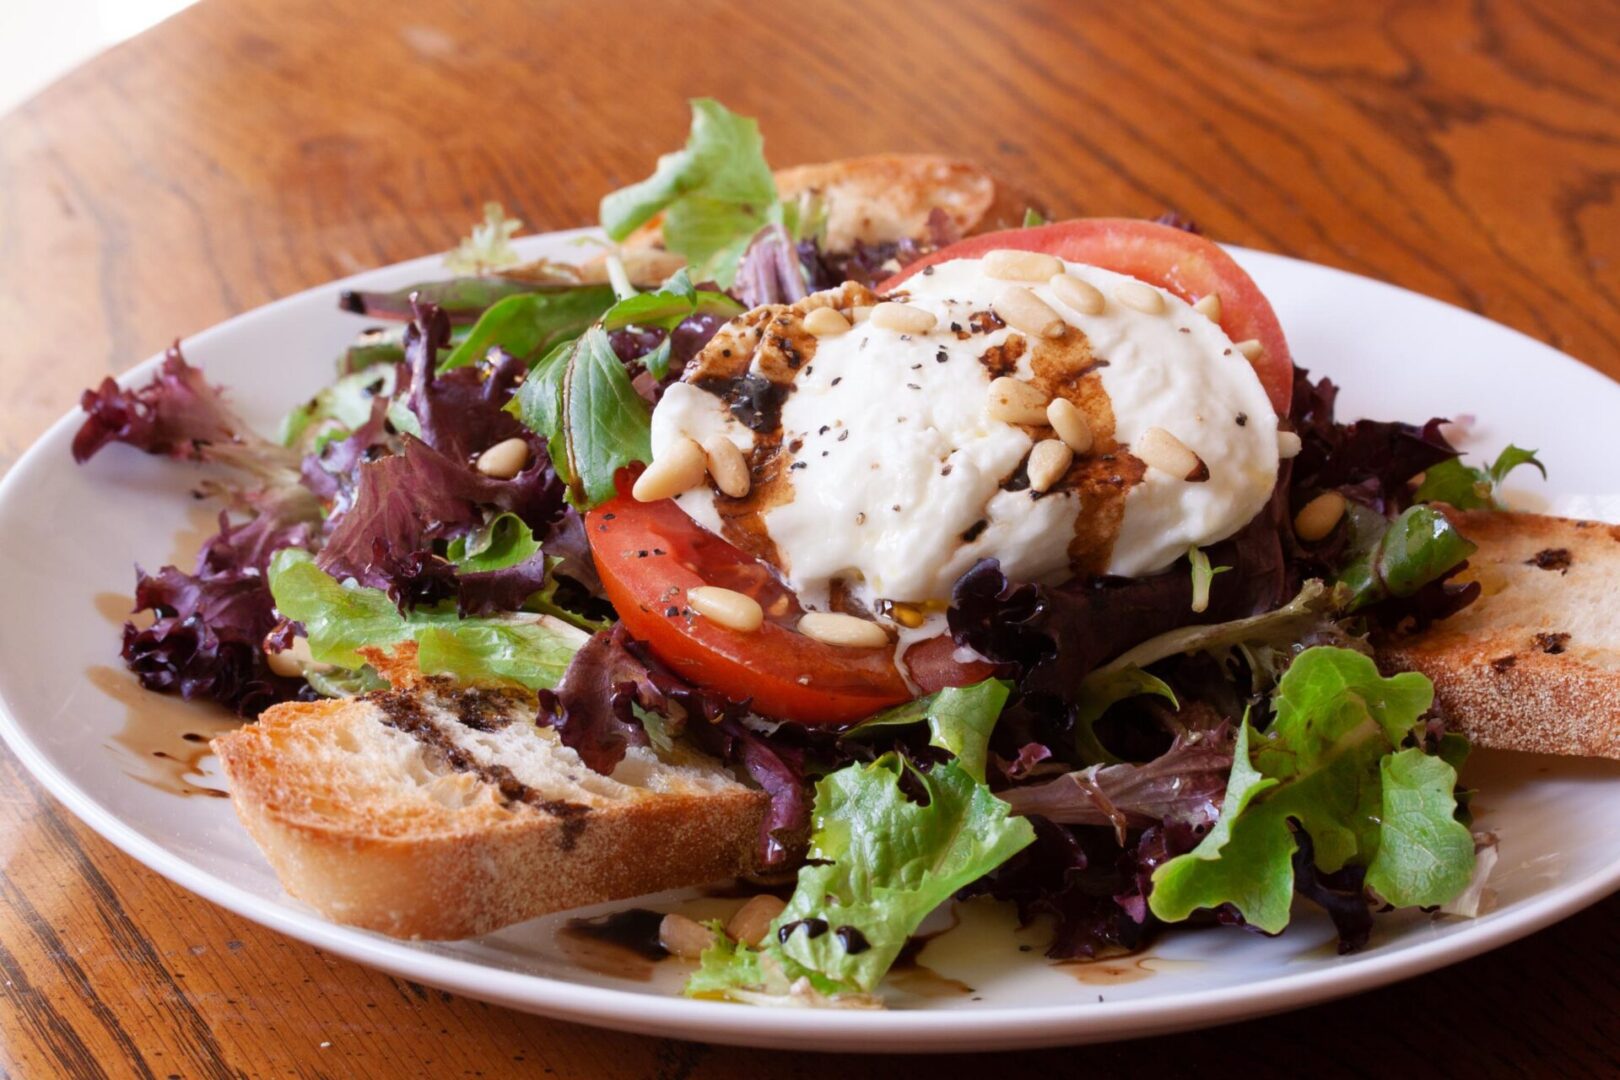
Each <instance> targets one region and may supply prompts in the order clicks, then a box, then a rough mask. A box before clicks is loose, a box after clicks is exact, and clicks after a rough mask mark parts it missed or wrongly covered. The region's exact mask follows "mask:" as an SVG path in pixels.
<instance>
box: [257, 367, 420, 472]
mask: <svg viewBox="0 0 1620 1080" xmlns="http://www.w3.org/2000/svg"><path fill="white" fill-rule="evenodd" d="M394 373H395V369H394V368H393V367H392V366H389V367H379V368H376V369H375V370H363V371H356V372H355V373H354V374H352V375H344V376H341V377H340V378H338V379H337V380H336V381H334V382H332V383H330V384H328V385H327V386H324V387H322V388H321V389H320V390H318V391H317V392H316V394H315V396H314V397H312V398H310V399H309V400H308V401H306V402H304V403H303V404H302V405H298V406H296V407H295V408H293V409H292V410H291V411H290V412H288V413H287V415H286V416H284V417H282V420H281V430H280V431H279V432H277V436H276V438H277V441H278V442H280V443H281V445H282V446H290V447H295V448H297V449H299V450H302V451H304V452H305V453H318V452H320V449H321V447H323V446H325V445H326V444H327V443H328V442H330V441H331V440H332V439H334V438H343V437H344V436H346V435H347V434H348V433H349V432H351V431H353V430H354V429H355V428H357V427H359V426H360V425H361V424H364V423H365V422H366V421H367V420H369V419H371V403H372V401H373V400H375V399H376V398H377V397H379V396H382V395H392V394H393V392H394Z"/></svg>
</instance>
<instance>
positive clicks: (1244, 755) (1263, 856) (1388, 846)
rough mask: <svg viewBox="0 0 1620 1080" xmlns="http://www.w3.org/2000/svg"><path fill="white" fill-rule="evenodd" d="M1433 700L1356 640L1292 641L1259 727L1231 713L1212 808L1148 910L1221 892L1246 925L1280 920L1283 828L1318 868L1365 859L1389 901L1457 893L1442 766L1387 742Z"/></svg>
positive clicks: (1457, 847) (1458, 868)
mask: <svg viewBox="0 0 1620 1080" xmlns="http://www.w3.org/2000/svg"><path fill="white" fill-rule="evenodd" d="M1433 700H1434V689H1433V687H1432V686H1431V685H1430V684H1429V681H1428V680H1427V679H1426V678H1424V677H1423V676H1422V675H1418V674H1416V673H1412V672H1407V673H1404V674H1400V675H1396V676H1394V677H1392V678H1384V677H1383V676H1381V675H1380V674H1379V673H1378V668H1377V666H1376V665H1375V664H1374V663H1373V661H1372V660H1371V659H1370V658H1368V657H1366V656H1364V655H1362V654H1361V653H1358V652H1354V651H1352V650H1348V649H1336V648H1327V647H1319V648H1313V649H1307V650H1305V651H1304V652H1303V653H1301V654H1300V655H1299V657H1298V659H1296V660H1295V661H1294V663H1293V665H1292V666H1291V667H1290V668H1289V669H1288V671H1287V672H1286V673H1285V674H1284V675H1283V678H1282V681H1281V682H1280V683H1279V684H1278V687H1277V692H1276V694H1275V696H1274V698H1273V709H1274V718H1273V721H1272V724H1271V727H1270V729H1269V730H1268V731H1266V732H1265V733H1263V734H1262V733H1257V732H1255V731H1254V730H1253V729H1252V728H1251V727H1250V726H1249V725H1248V724H1247V723H1245V724H1244V725H1243V727H1242V729H1241V731H1240V732H1239V738H1238V747H1237V752H1236V755H1235V757H1234V760H1233V763H1232V773H1231V777H1230V779H1229V780H1228V783H1227V792H1226V797H1225V800H1224V802H1223V805H1222V807H1221V817H1220V820H1219V821H1218V822H1217V823H1216V825H1215V827H1214V828H1213V829H1211V830H1210V832H1209V834H1208V835H1207V836H1205V837H1204V839H1203V841H1202V842H1201V843H1200V844H1199V845H1198V847H1196V848H1194V849H1193V850H1192V851H1191V852H1189V853H1187V854H1185V855H1181V856H1177V857H1176V858H1174V859H1171V860H1170V861H1169V862H1167V863H1165V864H1164V865H1163V866H1161V867H1159V868H1158V870H1156V871H1155V872H1154V875H1153V891H1152V893H1151V894H1150V896H1149V898H1148V905H1149V907H1150V908H1151V909H1152V911H1153V913H1154V914H1155V915H1156V916H1158V917H1159V918H1161V919H1164V920H1165V921H1167V922H1175V921H1179V920H1181V919H1185V918H1186V917H1187V916H1188V915H1190V914H1191V913H1192V912H1194V911H1196V910H1198V909H1200V908H1210V909H1213V908H1216V907H1219V906H1220V905H1222V904H1232V905H1233V906H1234V907H1236V908H1237V909H1238V911H1239V912H1241V913H1242V915H1243V917H1244V919H1245V920H1246V921H1247V922H1248V923H1249V924H1250V925H1252V926H1255V927H1257V928H1258V929H1261V930H1264V931H1266V932H1268V933H1277V932H1279V931H1281V930H1282V929H1283V928H1284V927H1285V926H1287V924H1288V919H1289V909H1290V907H1291V905H1292V900H1293V890H1294V870H1293V856H1294V853H1295V851H1296V850H1297V849H1298V846H1299V845H1298V842H1297V841H1296V839H1295V834H1294V830H1295V828H1296V827H1297V828H1299V829H1303V830H1304V832H1305V833H1306V834H1308V835H1309V836H1310V839H1311V842H1312V847H1313V850H1314V856H1315V861H1316V865H1317V867H1318V868H1319V869H1321V870H1323V871H1325V872H1329V873H1331V872H1333V871H1336V870H1339V869H1342V868H1343V867H1345V866H1347V865H1351V864H1354V865H1359V866H1364V867H1367V869H1368V875H1367V876H1368V885H1369V886H1371V887H1372V888H1373V889H1374V890H1375V891H1377V892H1378V894H1379V895H1380V896H1382V897H1383V898H1384V899H1386V900H1389V901H1390V902H1391V903H1395V904H1398V905H1401V906H1406V905H1411V904H1424V905H1428V904H1439V903H1444V902H1445V901H1447V900H1449V899H1451V898H1452V897H1453V896H1455V895H1457V893H1459V892H1461V891H1462V890H1463V889H1464V888H1465V887H1466V886H1467V885H1468V881H1469V878H1470V877H1471V875H1472V874H1473V869H1474V850H1473V841H1472V838H1471V836H1470V834H1469V831H1468V829H1467V827H1466V826H1464V825H1462V824H1461V823H1460V822H1458V821H1456V820H1455V815H1456V799H1455V796H1454V789H1455V787H1456V783H1457V773H1456V770H1455V769H1454V768H1453V767H1452V766H1451V765H1450V764H1449V763H1448V762H1446V761H1445V760H1443V759H1442V758H1440V757H1437V756H1429V755H1426V754H1424V753H1423V751H1422V750H1419V749H1416V748H1411V749H1404V750H1403V749H1401V745H1402V743H1404V742H1406V741H1408V740H1409V739H1413V738H1415V737H1416V736H1417V735H1418V734H1419V732H1420V729H1421V727H1422V717H1423V714H1424V713H1426V712H1427V711H1428V709H1429V706H1430V705H1431V704H1432V703H1433ZM1375 870H1376V873H1375ZM1375 878H1376V883H1375V880H1374V879H1375Z"/></svg>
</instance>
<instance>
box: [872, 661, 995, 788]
mask: <svg viewBox="0 0 1620 1080" xmlns="http://www.w3.org/2000/svg"><path fill="white" fill-rule="evenodd" d="M1008 693H1009V687H1008V684H1007V683H1005V682H1003V681H1002V680H1000V679H986V680H984V681H983V682H981V683H975V684H973V685H972V686H960V687H958V686H952V687H947V688H946V689H944V690H940V691H938V692H937V693H933V694H927V695H925V696H923V697H920V698H915V699H913V700H911V701H908V702H906V703H905V704H904V705H896V706H895V707H894V708H892V709H885V710H884V711H883V712H880V713H878V714H877V715H876V716H873V717H871V718H869V719H867V720H863V721H862V722H861V723H859V724H857V725H856V726H855V727H853V728H850V729H849V730H848V731H847V732H845V733H844V737H845V738H849V737H850V736H858V735H860V734H869V733H871V732H872V731H874V730H876V729H878V728H886V727H898V726H902V725H906V724H918V723H922V722H923V721H927V722H928V729H929V732H930V737H929V740H928V742H929V744H930V745H932V746H937V747H939V748H940V749H941V750H946V751H949V752H950V753H952V754H954V755H956V762H957V764H958V765H960V766H961V767H962V771H963V772H965V773H967V774H968V775H969V776H971V777H972V778H973V779H974V780H975V781H976V782H977V783H981V784H982V783H984V770H985V766H986V764H987V763H988V761H989V757H990V732H991V730H992V729H993V728H994V727H995V726H996V720H998V719H999V718H1000V716H1001V708H1002V706H1003V705H1005V704H1007V695H1008Z"/></svg>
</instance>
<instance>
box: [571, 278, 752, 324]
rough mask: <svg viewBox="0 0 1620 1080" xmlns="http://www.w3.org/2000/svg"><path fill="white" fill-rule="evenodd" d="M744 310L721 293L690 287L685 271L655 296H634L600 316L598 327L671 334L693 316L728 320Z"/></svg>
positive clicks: (652, 294)
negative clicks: (651, 329) (641, 328)
mask: <svg viewBox="0 0 1620 1080" xmlns="http://www.w3.org/2000/svg"><path fill="white" fill-rule="evenodd" d="M744 310H746V309H745V308H744V307H743V306H742V305H741V304H739V303H737V301H735V300H733V299H732V298H731V297H729V296H727V295H726V294H725V293H720V292H713V291H711V290H709V289H696V288H693V286H692V278H691V275H690V274H689V273H688V272H687V270H686V268H685V267H682V268H681V269H680V270H677V271H676V272H675V274H674V276H672V277H671V278H670V279H669V280H668V281H666V282H664V284H663V285H662V286H661V287H660V288H659V289H658V291H657V292H644V293H637V294H636V295H634V296H628V297H625V298H624V299H623V300H620V301H618V302H617V303H615V304H614V305H613V306H612V307H610V308H608V309H607V311H606V312H604V313H603V315H602V325H603V326H604V327H606V328H607V329H609V330H617V329H619V328H620V327H624V326H647V327H652V326H656V327H660V328H662V329H664V330H673V329H674V328H675V327H676V326H678V325H680V323H681V321H682V320H683V319H688V318H690V317H692V316H693V315H698V314H703V315H718V316H720V317H722V318H726V319H730V318H732V317H734V316H737V315H741V314H742V313H743V311H744Z"/></svg>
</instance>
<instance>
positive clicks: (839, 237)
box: [624, 154, 1037, 252]
mask: <svg viewBox="0 0 1620 1080" xmlns="http://www.w3.org/2000/svg"><path fill="white" fill-rule="evenodd" d="M775 176H776V190H777V194H778V195H780V196H781V198H782V199H783V200H784V201H786V200H789V199H792V198H795V197H797V196H799V195H801V194H804V193H805V192H816V193H817V194H819V195H820V196H821V197H822V199H823V201H824V203H825V206H826V211H827V238H826V249H827V250H828V251H831V252H846V251H851V250H853V249H854V247H855V243H856V241H859V242H861V243H863V244H882V243H887V242H890V241H894V240H906V239H912V240H923V239H929V238H930V236H929V232H930V230H929V223H928V218H929V215H930V214H932V213H933V211H934V209H935V208H936V207H938V208H939V209H940V210H942V211H944V212H945V216H946V217H947V218H948V219H949V220H950V223H951V227H952V229H953V230H954V231H955V232H956V234H957V235H958V236H971V235H972V234H974V233H981V232H990V231H992V230H995V229H1011V228H1014V227H1016V226H1018V225H1020V224H1022V223H1023V220H1024V212H1025V211H1026V210H1030V209H1035V208H1037V206H1036V203H1035V202H1034V201H1033V200H1031V199H1030V198H1029V197H1028V196H1027V195H1025V194H1024V193H1023V192H1021V191H1019V190H1017V189H1016V188H1013V187H1011V186H1010V185H1008V184H1006V183H1005V182H1003V181H1001V180H998V179H996V177H995V176H993V175H991V174H990V173H989V172H988V171H986V170H985V169H983V168H981V167H979V166H978V165H974V164H972V163H970V162H966V161H955V160H952V159H951V158H947V157H941V156H940V155H938V154H873V155H871V156H870V157H858V158H843V159H841V160H838V161H825V162H822V163H820V164H817V165H795V166H794V167H793V168H790V169H778V170H776V173H775ZM663 243H664V232H663V215H662V214H660V215H659V216H657V217H655V218H653V219H652V220H651V221H649V222H647V224H645V225H643V226H642V227H641V228H639V229H637V230H636V231H635V232H633V233H631V234H630V236H629V237H628V238H626V240H625V242H624V247H625V248H626V249H627V250H635V249H637V248H646V247H652V248H662V247H663Z"/></svg>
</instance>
